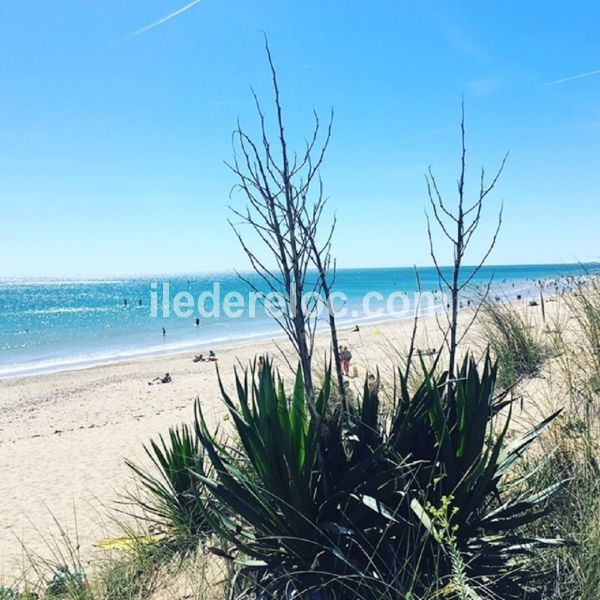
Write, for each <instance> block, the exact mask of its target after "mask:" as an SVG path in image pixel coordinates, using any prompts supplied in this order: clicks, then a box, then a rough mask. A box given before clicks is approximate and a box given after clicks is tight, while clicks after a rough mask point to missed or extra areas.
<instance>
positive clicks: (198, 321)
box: [196, 317, 200, 327]
mask: <svg viewBox="0 0 600 600" xmlns="http://www.w3.org/2000/svg"><path fill="white" fill-rule="evenodd" d="M196 327H200V319H199V318H198V317H196Z"/></svg>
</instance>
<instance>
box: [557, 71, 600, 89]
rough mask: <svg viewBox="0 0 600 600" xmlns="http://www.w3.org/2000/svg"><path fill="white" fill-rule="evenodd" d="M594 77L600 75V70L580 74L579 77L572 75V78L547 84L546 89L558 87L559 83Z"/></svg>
mask: <svg viewBox="0 0 600 600" xmlns="http://www.w3.org/2000/svg"><path fill="white" fill-rule="evenodd" d="M592 75H600V69H596V70H595V71H588V72H587V73H580V74H579V75H572V76H571V77H565V78H564V79H557V80H556V81H551V82H550V83H547V84H546V87H548V86H551V85H558V84H559V83H566V82H567V81H574V80H575V79H583V78H584V77H591V76H592Z"/></svg>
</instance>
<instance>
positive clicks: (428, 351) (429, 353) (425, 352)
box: [417, 348, 436, 356]
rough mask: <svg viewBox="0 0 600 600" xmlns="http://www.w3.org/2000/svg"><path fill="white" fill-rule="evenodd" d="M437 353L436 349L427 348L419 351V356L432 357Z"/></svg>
mask: <svg viewBox="0 0 600 600" xmlns="http://www.w3.org/2000/svg"><path fill="white" fill-rule="evenodd" d="M435 353H436V350H435V348H425V350H417V354H418V355H419V356H432V355H433V354H435Z"/></svg>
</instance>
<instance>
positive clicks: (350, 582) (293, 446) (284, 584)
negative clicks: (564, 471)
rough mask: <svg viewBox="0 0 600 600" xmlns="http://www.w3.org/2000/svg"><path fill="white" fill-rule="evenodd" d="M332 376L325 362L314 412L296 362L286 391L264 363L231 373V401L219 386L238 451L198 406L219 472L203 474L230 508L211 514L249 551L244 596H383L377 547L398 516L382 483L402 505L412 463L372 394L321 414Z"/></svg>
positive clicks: (200, 428) (202, 434)
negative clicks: (392, 447) (397, 453)
mask: <svg viewBox="0 0 600 600" xmlns="http://www.w3.org/2000/svg"><path fill="white" fill-rule="evenodd" d="M330 377H331V375H330V372H329V370H328V371H327V372H326V374H325V377H324V381H323V386H322V388H321V390H320V392H319V394H318V396H317V398H316V401H315V406H316V408H317V415H316V416H315V415H311V413H310V412H309V410H308V407H307V405H306V401H305V397H304V385H303V380H302V373H301V371H300V369H298V372H297V375H296V381H295V385H294V389H293V392H292V394H291V395H290V396H289V397H288V396H287V395H286V393H285V389H284V386H283V382H282V380H281V379H280V378H278V377H277V376H276V375H275V374H274V373H273V371H272V368H271V365H270V364H268V363H267V364H266V365H265V367H264V369H263V371H262V374H261V375H260V378H259V381H258V382H256V381H255V380H254V378H251V377H249V374H248V373H246V374H245V376H244V378H243V379H240V378H239V377H238V378H237V380H236V381H237V400H238V401H237V403H234V402H233V400H232V399H231V398H230V397H229V395H228V394H227V393H226V391H225V390H224V389H222V392H223V397H224V400H225V403H226V404H227V407H228V409H229V412H230V414H231V417H232V421H233V423H234V426H235V429H236V433H237V435H238V436H239V440H240V444H241V446H242V448H243V452H242V453H241V454H240V453H238V452H237V451H236V450H235V449H232V448H231V447H228V446H226V445H224V444H222V443H220V442H219V441H218V440H217V439H216V438H215V436H214V435H213V434H212V433H211V432H210V430H209V429H208V427H207V424H206V421H205V419H204V416H203V413H202V407H201V405H200V404H199V403H197V405H196V431H197V434H198V437H199V439H200V440H201V442H202V444H203V445H204V447H205V448H206V452H207V456H208V458H209V460H210V462H211V464H212V467H213V470H214V474H215V476H214V477H208V476H207V475H206V474H204V475H203V476H202V477H201V479H202V481H203V482H204V484H205V485H206V487H207V488H208V490H210V492H211V494H212V495H213V497H214V498H215V499H216V500H217V501H218V506H220V505H226V506H228V507H229V508H230V509H231V511H232V513H234V514H235V515H236V516H235V517H228V516H226V515H224V514H223V512H222V511H219V510H218V506H217V510H213V511H211V512H209V513H208V514H209V518H210V519H211V521H212V522H213V525H214V527H215V529H217V530H218V531H219V533H220V534H221V535H223V536H224V537H226V538H227V539H228V540H229V542H231V543H232V544H233V545H234V546H235V547H236V548H237V549H238V551H239V552H240V553H241V554H244V555H246V556H247V557H250V558H251V559H252V561H251V562H246V563H244V564H245V565H246V568H245V569H244V571H243V572H244V574H245V575H246V576H247V575H248V574H249V572H250V571H254V573H255V576H256V580H255V584H254V585H251V586H250V587H249V589H247V590H246V593H247V595H248V597H265V598H271V597H292V596H291V594H292V593H295V594H299V593H304V594H308V593H309V592H310V593H311V594H312V595H313V597H315V598H325V597H332V598H333V597H348V598H350V597H352V598H354V597H365V598H373V599H374V598H383V597H387V596H386V595H385V594H386V593H387V591H388V588H389V586H390V584H389V582H383V581H382V580H381V577H380V576H379V573H378V571H379V569H380V567H381V565H380V564H378V563H381V562H383V561H384V557H383V554H384V553H378V550H377V546H378V545H379V543H380V540H381V538H382V532H383V531H385V530H386V528H388V527H389V526H390V524H391V523H396V522H399V517H398V514H394V511H388V510H387V509H386V508H385V507H384V506H383V505H381V504H380V502H379V501H378V498H377V497H378V495H379V492H380V490H382V489H384V488H386V487H387V489H388V491H387V492H386V493H387V494H388V495H389V494H391V493H392V492H398V499H397V500H396V504H397V505H398V506H400V505H403V506H404V504H405V501H404V500H402V501H400V499H402V498H405V496H406V494H405V489H406V488H407V482H408V481H409V475H410V472H411V467H410V466H409V465H407V464H404V463H402V462H394V461H391V460H389V459H388V458H387V457H386V454H385V447H384V446H383V445H382V437H381V435H382V427H381V426H380V424H379V417H378V397H377V394H376V393H374V392H367V393H366V395H365V399H364V401H363V402H361V403H360V404H359V406H358V407H357V408H356V410H354V411H353V413H352V418H350V419H346V418H344V415H342V414H341V413H340V412H339V411H337V412H335V411H334V415H335V416H334V417H333V418H330V419H326V416H325V415H326V413H327V407H328V404H329V400H330V398H329V395H330ZM366 390H367V388H366ZM319 445H320V446H321V453H319V452H318V447H319ZM320 456H321V457H322V461H323V463H324V464H319V463H320V460H321V458H320ZM403 510H404V512H405V513H406V512H407V511H408V509H405V508H403ZM397 512H398V511H396V513H397ZM385 560H387V561H388V562H389V561H393V560H394V557H393V556H387V557H385ZM390 597H396V596H393V595H392V596H390Z"/></svg>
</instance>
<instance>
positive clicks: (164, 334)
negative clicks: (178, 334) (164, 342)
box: [162, 327, 167, 337]
mask: <svg viewBox="0 0 600 600" xmlns="http://www.w3.org/2000/svg"><path fill="white" fill-rule="evenodd" d="M162 333H163V337H165V336H166V335H167V330H166V329H165V328H164V327H163V328H162Z"/></svg>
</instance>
